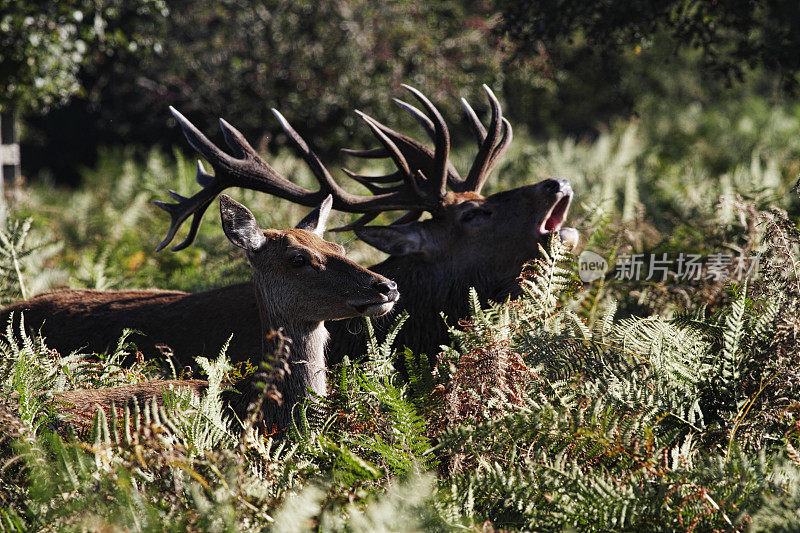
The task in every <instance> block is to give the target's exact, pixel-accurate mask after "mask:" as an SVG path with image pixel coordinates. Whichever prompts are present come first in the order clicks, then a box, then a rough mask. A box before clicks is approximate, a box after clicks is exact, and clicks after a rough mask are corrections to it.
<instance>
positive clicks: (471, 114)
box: [461, 98, 486, 147]
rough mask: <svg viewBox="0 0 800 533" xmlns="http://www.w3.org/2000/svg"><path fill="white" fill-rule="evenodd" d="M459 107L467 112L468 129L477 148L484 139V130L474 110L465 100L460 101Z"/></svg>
mask: <svg viewBox="0 0 800 533" xmlns="http://www.w3.org/2000/svg"><path fill="white" fill-rule="evenodd" d="M461 105H462V106H463V107H464V111H466V112H467V118H468V119H469V127H470V129H471V130H472V134H473V135H474V136H475V140H476V141H477V142H478V146H479V147H480V145H481V144H482V143H483V140H484V139H485V138H486V128H484V127H483V124H481V121H480V119H479V118H478V115H477V114H476V113H475V110H474V109H472V106H471V105H469V102H467V99H466V98H462V99H461Z"/></svg>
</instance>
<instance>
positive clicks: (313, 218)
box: [295, 194, 333, 237]
mask: <svg viewBox="0 0 800 533" xmlns="http://www.w3.org/2000/svg"><path fill="white" fill-rule="evenodd" d="M331 206H333V196H331V195H330V194H329V195H328V197H327V198H325V199H324V200H322V203H321V204H319V207H317V208H316V209H314V210H313V211H311V212H310V213H309V214H307V215H306V216H305V218H303V220H301V221H300V222H298V223H297V225H296V226H295V229H304V230H306V231H310V232H312V233H316V234H317V235H319V236H320V237H322V235H323V234H324V233H325V227H326V226H327V225H328V216H329V215H330V214H331Z"/></svg>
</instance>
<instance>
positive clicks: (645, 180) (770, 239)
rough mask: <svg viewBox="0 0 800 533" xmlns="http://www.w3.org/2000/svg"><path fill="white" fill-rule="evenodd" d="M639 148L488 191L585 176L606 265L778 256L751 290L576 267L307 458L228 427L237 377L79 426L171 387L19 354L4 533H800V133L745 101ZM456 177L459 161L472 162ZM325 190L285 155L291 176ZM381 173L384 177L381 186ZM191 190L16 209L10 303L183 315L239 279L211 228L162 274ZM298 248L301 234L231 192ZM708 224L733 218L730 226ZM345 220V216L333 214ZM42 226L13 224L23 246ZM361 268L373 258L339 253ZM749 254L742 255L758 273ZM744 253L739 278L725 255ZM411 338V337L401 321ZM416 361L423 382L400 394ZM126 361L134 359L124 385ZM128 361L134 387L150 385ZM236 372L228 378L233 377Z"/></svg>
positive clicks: (381, 382)
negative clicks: (164, 212)
mask: <svg viewBox="0 0 800 533" xmlns="http://www.w3.org/2000/svg"><path fill="white" fill-rule="evenodd" d="M728 106H729V104H728V103H726V102H720V103H719V104H718V105H717V106H715V107H705V108H689V109H683V110H681V111H680V112H675V113H672V114H670V115H665V116H664V118H663V120H660V121H655V122H652V123H646V122H645V121H632V122H628V123H619V124H618V125H617V126H616V127H614V128H612V129H610V130H609V131H607V132H605V133H603V134H601V135H600V136H599V137H598V138H597V139H596V140H595V141H593V142H577V141H575V140H573V139H569V138H566V139H562V140H552V141H549V142H547V143H540V142H536V141H535V140H532V139H531V138H529V137H526V136H525V135H522V136H518V137H517V139H516V140H515V143H514V147H513V149H512V152H511V153H509V154H508V155H507V156H506V160H505V161H506V162H505V163H504V164H503V165H502V166H501V168H499V169H498V170H497V174H498V175H499V176H500V177H501V179H499V180H497V181H495V182H491V181H490V186H491V187H494V188H495V189H501V188H510V187H512V186H514V185H516V184H521V183H524V182H529V181H531V179H532V178H531V176H538V177H548V176H557V177H568V178H569V179H570V181H571V182H572V184H573V186H574V188H575V190H576V205H575V206H574V207H573V210H572V213H571V215H570V218H569V223H570V224H574V225H576V226H577V227H578V228H579V229H580V230H581V232H582V234H583V235H584V236H585V239H586V241H587V242H586V245H585V247H586V249H590V250H594V251H596V252H599V253H601V254H602V255H603V256H604V257H605V258H607V259H609V261H610V263H612V264H613V262H614V258H615V257H620V256H622V255H623V254H633V253H643V254H651V253H654V254H661V253H668V254H675V255H677V254H678V253H681V252H684V253H699V254H703V255H705V256H707V255H710V254H712V253H719V252H726V251H727V252H731V251H738V252H741V253H743V254H748V255H750V254H753V255H754V254H759V255H760V257H761V260H760V273H759V276H758V277H756V278H754V279H750V280H736V279H733V280H729V279H723V280H715V279H699V280H683V279H680V278H679V277H677V276H670V277H668V279H666V280H663V281H655V280H653V281H641V282H635V281H628V280H617V279H615V276H614V275H613V274H609V275H607V276H606V277H605V278H604V279H601V280H598V281H595V282H593V283H590V284H581V283H580V282H579V281H577V278H576V273H577V270H576V264H575V258H574V257H573V256H571V255H570V254H569V253H568V252H567V251H566V250H564V249H562V247H561V246H560V245H559V244H558V243H557V242H554V243H552V246H551V247H550V248H549V249H548V250H547V251H544V255H543V258H542V260H540V261H537V262H536V263H534V264H532V265H531V266H530V268H529V269H528V270H527V271H526V273H525V276H524V279H523V281H522V284H523V288H524V295H523V297H522V298H521V299H519V300H516V301H513V302H504V303H503V302H500V303H496V304H492V305H490V306H488V307H486V308H481V306H480V304H479V303H478V302H477V299H476V298H474V297H473V305H472V317H471V318H470V319H469V320H468V322H466V323H465V326H466V327H465V328H464V329H454V330H452V335H451V337H452V342H451V345H450V346H447V347H443V350H442V352H441V353H440V354H438V357H437V358H436V363H435V364H433V361H434V358H433V357H431V356H432V355H433V354H411V353H408V352H407V351H405V350H404V349H403V347H402V346H393V345H392V336H391V335H390V336H389V338H387V339H372V340H371V341H370V346H369V355H368V358H367V359H366V360H365V361H359V362H354V361H345V363H344V364H342V365H341V366H340V367H337V368H334V369H331V371H330V376H329V384H330V388H331V391H330V394H329V396H328V397H327V398H325V399H321V400H320V401H319V402H309V403H308V404H307V405H305V408H304V410H303V415H302V416H298V417H297V418H296V419H295V422H294V427H293V428H292V430H291V432H290V436H289V438H288V439H287V440H285V441H282V442H276V441H274V440H271V439H270V438H269V436H264V435H262V434H261V433H260V432H259V431H257V429H255V428H253V427H252V422H251V421H248V420H244V421H240V420H238V419H235V418H233V417H232V416H231V414H230V411H229V410H228V409H227V408H226V407H225V406H224V405H223V404H222V403H221V402H220V400H219V392H220V384H221V382H222V381H223V380H225V379H227V378H226V376H231V375H240V374H241V373H242V372H247V371H250V370H248V369H237V370H235V371H234V370H231V369H230V367H229V365H228V363H227V362H226V359H225V356H224V347H220V348H221V349H222V352H223V353H222V355H221V356H220V358H219V359H218V360H216V361H205V360H203V361H199V366H200V367H201V368H203V371H204V373H205V374H206V376H207V377H208V379H209V380H210V382H211V383H212V386H211V387H210V389H209V392H208V393H206V394H205V395H204V396H203V397H202V398H197V397H195V396H192V395H189V394H182V393H180V392H176V393H175V394H174V396H172V395H171V396H170V397H169V398H168V401H167V402H166V403H165V405H164V406H163V407H159V406H157V405H133V406H120V407H119V410H118V415H119V416H113V415H111V414H108V413H102V412H98V413H86V414H85V416H80V417H76V418H72V419H71V418H70V416H65V415H64V414H63V413H61V412H60V410H59V408H58V404H57V403H54V401H53V398H54V394H55V393H56V392H58V391H62V390H70V389H74V388H95V387H103V386H113V385H116V384H122V383H135V382H138V381H141V380H144V379H148V378H153V377H173V376H174V375H175V374H176V373H177V371H176V370H175V369H171V368H169V366H168V365H163V366H162V367H161V368H159V367H157V366H154V365H150V366H148V365H144V364H141V363H136V362H135V361H136V353H135V351H136V348H135V346H132V345H130V344H129V343H127V341H126V340H125V339H121V340H120V343H119V346H118V348H117V349H116V350H115V351H113V352H111V353H109V354H105V355H101V356H100V358H99V359H98V358H97V356H96V355H95V356H93V355H92V354H57V353H54V352H52V351H51V350H49V349H48V348H47V347H46V346H47V340H46V339H40V338H37V337H35V336H34V337H28V336H25V335H24V334H23V333H22V332H21V331H6V334H5V336H4V339H5V340H4V342H3V344H2V346H0V348H1V349H2V358H0V383H1V384H2V385H1V387H2V393H0V423H2V425H3V432H2V433H3V435H4V441H3V443H2V445H0V453H2V460H1V462H2V465H3V468H4V469H3V474H2V477H1V478H0V499H2V501H3V506H2V511H0V513H1V514H0V524H2V527H3V528H4V529H5V530H9V531H23V530H29V529H87V528H100V527H103V526H109V525H119V526H123V527H127V528H133V529H142V530H143V529H148V530H150V529H170V530H172V529H176V530H183V529H186V528H191V529H197V530H207V529H208V530H223V529H224V530H242V529H248V530H250V529H265V530H274V531H284V530H285V531H297V530H324V531H338V530H343V531H344V530H347V531H375V530H381V529H383V530H393V531H419V530H431V531H440V530H479V529H484V530H490V529H491V528H495V529H510V530H561V529H564V528H566V527H574V528H577V529H579V530H598V531H606V530H631V531H633V530H653V529H659V530H697V531H706V530H712V529H716V530H746V529H747V530H753V531H759V530H770V531H772V530H776V529H779V530H780V529H785V530H789V529H792V528H793V527H796V524H797V521H798V517H797V515H796V509H797V503H798V494H800V452H798V449H800V426H798V425H797V406H798V405H800V382H798V380H797V377H796V374H797V373H796V371H795V369H796V368H797V366H798V364H799V363H800V340H799V338H798V331H800V324H798V322H797V320H798V319H797V317H798V316H800V309H798V306H800V277H799V275H798V274H799V273H800V264H798V256H797V247H798V245H799V244H800V232H798V229H797V206H798V201H797V200H798V199H797V195H796V194H795V193H794V192H793V191H792V190H791V188H792V186H793V185H794V178H795V176H796V174H797V163H796V162H797V160H798V157H800V154H799V153H798V152H799V151H800V146H798V145H797V141H796V139H797V138H798V137H797V133H798V130H800V113H798V112H797V110H796V109H795V108H793V107H790V106H782V107H781V106H778V107H768V106H765V105H763V103H761V104H759V102H758V100H756V99H752V100H750V101H748V102H747V103H746V105H741V106H739V107H737V108H732V107H728ZM454 157H455V158H456V159H458V158H467V157H469V154H468V153H461V152H457V153H456V154H455V155H454ZM271 161H275V164H276V166H277V167H279V169H280V170H281V171H282V172H283V173H285V174H287V175H291V176H293V177H294V178H295V179H296V180H298V181H299V182H305V183H311V180H312V178H311V177H310V176H309V175H307V173H306V172H307V171H306V170H305V169H304V165H302V164H300V163H298V162H297V159H296V158H295V157H294V156H292V155H289V154H279V155H278V156H276V157H274V158H271ZM362 170H364V171H365V172H367V173H372V172H375V173H377V169H370V168H366V169H362ZM193 173H194V171H193V165H192V164H191V163H190V162H189V161H187V160H185V159H184V158H183V157H182V156H181V154H180V153H175V154H172V155H171V156H165V155H163V154H161V153H159V152H158V151H153V152H151V153H150V155H149V156H148V157H147V159H146V160H145V161H144V162H141V163H136V162H135V159H134V158H133V157H131V156H129V155H127V154H126V153H125V152H123V151H109V152H105V153H104V154H103V155H102V157H101V164H100V165H99V167H98V168H97V169H96V170H92V171H86V172H85V175H84V183H85V186H84V187H82V188H80V189H78V190H76V191H63V190H58V189H52V188H49V187H43V186H42V187H38V186H31V187H26V188H25V189H24V190H15V191H11V196H10V198H13V199H14V200H13V202H12V205H11V206H10V214H11V222H9V226H8V229H6V230H5V231H4V232H3V233H2V239H0V240H1V241H2V246H0V269H2V272H3V277H4V280H5V283H4V285H3V286H2V287H0V289H2V294H3V295H4V298H5V299H6V301H8V300H10V299H14V298H17V297H19V296H21V291H22V287H25V290H26V291H27V293H28V295H30V294H34V293H36V292H39V291H42V290H45V288H47V287H52V286H60V285H70V286H85V287H102V288H109V287H133V286H142V287H147V286H160V287H176V288H183V289H189V290H198V289H201V288H208V287H210V286H212V285H220V284H224V283H228V282H230V281H231V280H233V279H244V277H245V276H246V275H247V272H246V270H245V269H244V268H239V267H238V266H237V267H232V266H231V264H232V263H233V262H231V261H229V260H228V257H229V253H230V251H229V250H228V247H227V246H225V244H224V237H223V236H222V235H221V232H220V231H219V224H218V223H217V221H216V220H215V219H214V218H213V217H209V220H208V221H207V222H206V224H205V225H204V227H203V228H202V229H201V232H200V236H199V238H198V242H197V244H196V245H195V246H193V247H191V248H189V249H188V250H184V251H182V252H180V253H174V254H173V253H160V254H153V253H152V250H153V248H154V247H155V245H156V244H157V242H159V241H160V239H161V237H162V235H161V233H162V232H163V231H164V230H165V227H166V221H165V220H164V219H163V217H162V216H160V215H156V214H155V213H156V211H155V208H154V207H153V206H151V205H150V204H149V203H148V200H150V199H152V198H156V197H158V198H161V197H162V196H163V192H162V191H163V189H165V188H167V187H170V186H171V187H174V188H176V189H177V190H178V191H180V192H188V191H190V190H192V189H193V188H194V187H196V185H194V184H193V183H191V181H192V178H193ZM234 194H235V196H236V197H237V198H242V199H243V201H245V202H246V203H247V204H248V205H250V206H252V208H253V210H254V212H256V213H258V214H259V216H261V217H265V218H263V220H262V222H263V223H264V224H265V225H274V226H282V225H286V224H288V223H289V221H291V220H295V219H297V218H298V216H299V208H297V207H296V206H291V205H288V204H287V203H286V202H282V201H279V200H276V199H273V198H269V197H266V196H265V195H258V194H256V193H253V192H249V191H235V192H234ZM712 199H713V200H712ZM338 216H342V215H338ZM29 217H30V218H31V221H29V222H14V221H15V220H19V221H25V220H28V219H29ZM338 238H340V239H342V240H341V242H343V243H344V244H345V245H347V246H348V247H349V248H350V251H351V254H352V256H353V257H355V258H356V259H357V260H358V261H360V262H362V263H364V264H369V263H370V262H371V261H375V260H377V259H378V257H377V254H376V253H375V252H374V251H371V250H369V249H367V248H365V247H361V246H360V245H358V244H357V243H355V242H351V239H352V238H351V237H350V236H348V235H339V236H338ZM738 252H737V253H738ZM731 253H732V252H731ZM398 322H399V324H398V327H402V318H401V317H399V320H398ZM399 358H402V359H403V360H404V365H403V366H404V368H406V369H407V371H408V379H404V378H403V377H402V376H401V375H400V373H398V372H397V371H396V370H395V364H396V363H397V361H398V359H399ZM126 360H127V362H125V363H123V361H126ZM132 362H133V363H132ZM231 373H232V374H231Z"/></svg>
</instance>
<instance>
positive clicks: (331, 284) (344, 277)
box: [219, 194, 399, 324]
mask: <svg viewBox="0 0 800 533" xmlns="http://www.w3.org/2000/svg"><path fill="white" fill-rule="evenodd" d="M331 204H332V198H331V197H330V196H328V197H327V198H326V199H325V200H323V202H322V204H321V205H320V206H319V207H318V208H316V209H315V210H314V211H312V212H311V214H309V215H308V216H307V217H305V218H304V219H303V220H302V221H300V223H299V224H298V225H297V226H296V227H295V228H294V229H290V230H276V229H261V228H259V227H258V224H257V222H256V219H255V217H254V216H253V214H252V213H251V212H250V211H249V210H248V209H247V208H246V207H245V206H243V205H242V204H240V203H238V202H236V201H234V200H233V199H232V198H231V197H230V196H227V195H225V194H223V195H221V196H220V199H219V206H220V216H221V219H222V228H223V230H224V231H225V235H226V236H227V237H228V239H229V240H230V241H231V242H232V243H233V244H235V245H236V246H238V247H239V248H241V249H243V250H244V251H245V254H246V256H247V260H248V261H249V262H250V265H251V266H252V267H253V277H254V281H255V285H256V288H257V290H258V291H259V293H260V295H261V300H262V302H263V303H262V306H263V307H264V309H262V310H263V311H265V312H266V313H267V314H268V315H269V316H270V318H272V320H270V322H271V323H273V324H282V323H296V322H306V323H310V324H313V323H319V322H322V321H325V320H335V319H341V318H350V317H354V316H362V315H366V316H380V315H383V314H385V313H388V312H389V311H390V310H391V309H392V307H393V306H394V303H395V302H396V301H397V299H398V298H399V293H398V291H397V284H396V283H395V282H393V281H391V280H389V279H387V278H385V277H383V276H381V275H380V274H375V273H374V272H370V271H369V270H367V269H366V268H364V267H362V266H360V265H357V264H356V263H354V262H352V261H350V260H349V259H347V258H346V257H345V255H344V254H345V251H344V248H342V247H341V246H339V245H338V244H335V243H332V242H328V241H326V240H324V239H323V238H322V235H323V233H324V231H325V225H326V221H327V218H328V214H329V213H330V209H331Z"/></svg>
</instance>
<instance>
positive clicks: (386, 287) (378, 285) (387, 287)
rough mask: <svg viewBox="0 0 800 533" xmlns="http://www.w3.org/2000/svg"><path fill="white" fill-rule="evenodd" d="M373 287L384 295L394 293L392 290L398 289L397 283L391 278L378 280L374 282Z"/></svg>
mask: <svg viewBox="0 0 800 533" xmlns="http://www.w3.org/2000/svg"><path fill="white" fill-rule="evenodd" d="M372 288H373V289H375V290H376V291H378V292H379V293H381V294H383V295H384V296H388V295H389V294H391V293H392V291H396V290H397V283H395V282H394V281H392V280H390V279H387V280H386V281H376V282H375V283H373V284H372Z"/></svg>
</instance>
